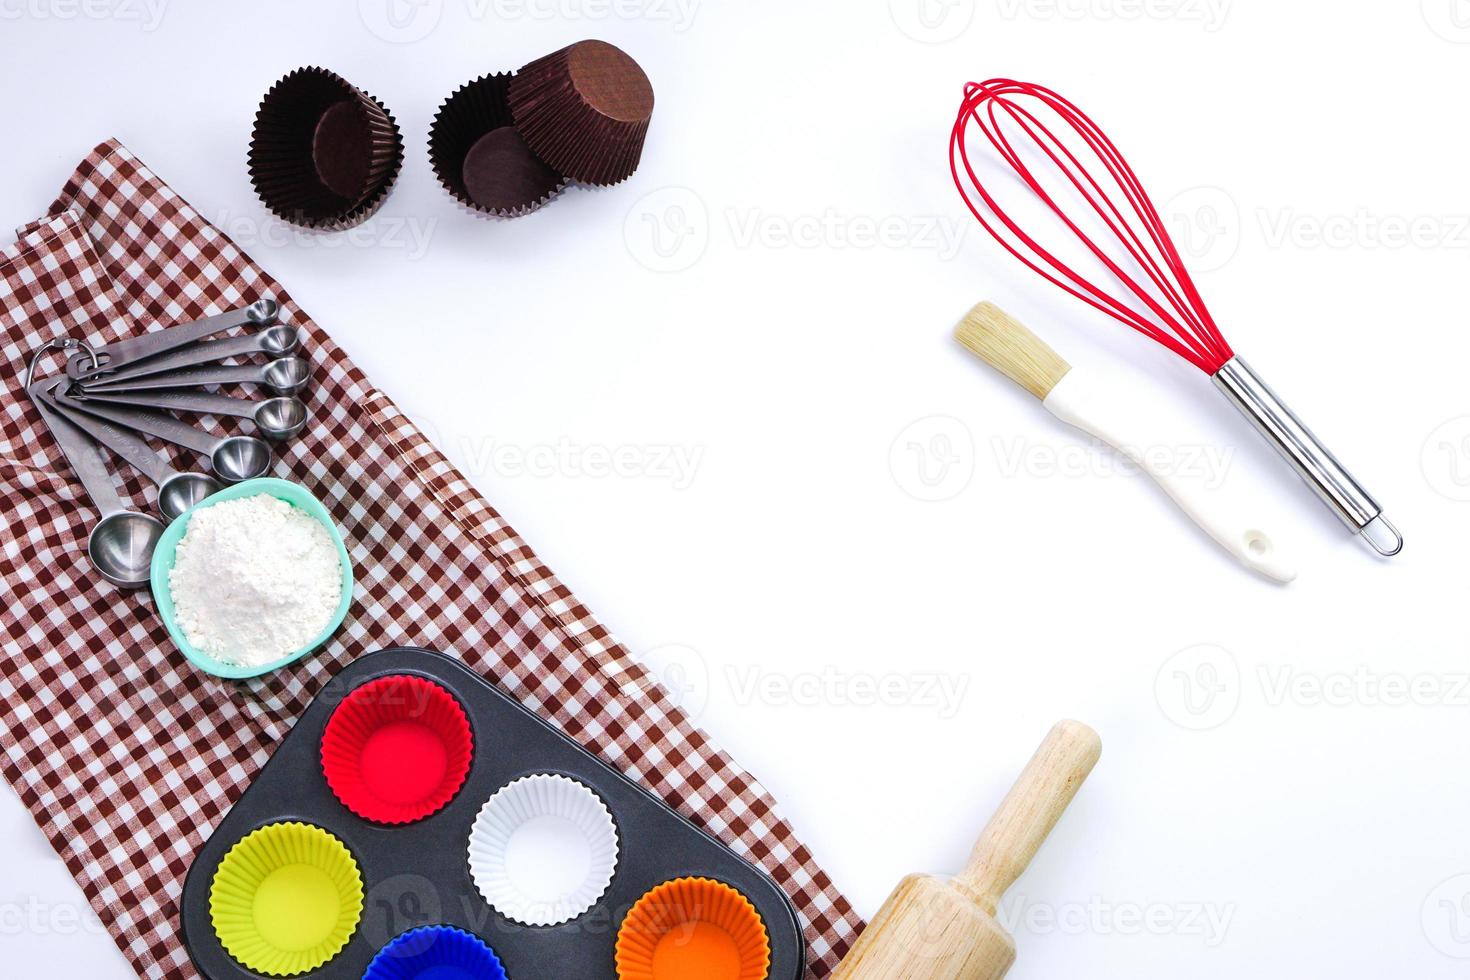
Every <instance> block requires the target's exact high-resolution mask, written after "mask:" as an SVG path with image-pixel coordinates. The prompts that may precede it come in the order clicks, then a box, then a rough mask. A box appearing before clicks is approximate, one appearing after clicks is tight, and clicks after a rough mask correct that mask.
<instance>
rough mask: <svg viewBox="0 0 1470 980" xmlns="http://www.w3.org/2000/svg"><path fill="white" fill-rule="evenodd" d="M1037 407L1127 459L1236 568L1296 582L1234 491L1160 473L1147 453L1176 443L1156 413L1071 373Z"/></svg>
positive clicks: (1203, 478)
mask: <svg viewBox="0 0 1470 980" xmlns="http://www.w3.org/2000/svg"><path fill="white" fill-rule="evenodd" d="M1042 404H1043V405H1045V406H1046V410H1047V411H1049V412H1051V413H1052V414H1053V415H1055V416H1056V417H1057V418H1059V419H1061V420H1062V421H1063V422H1066V423H1067V424H1068V425H1073V426H1076V427H1077V428H1079V429H1081V430H1082V431H1084V432H1087V433H1089V434H1091V435H1093V436H1096V437H1097V438H1098V439H1101V440H1102V441H1103V442H1105V443H1107V444H1108V445H1110V446H1112V447H1113V448H1114V449H1117V450H1118V451H1119V452H1120V453H1122V454H1123V455H1124V456H1127V457H1128V458H1129V459H1131V460H1132V461H1133V462H1134V463H1135V464H1137V466H1138V467H1139V469H1141V470H1143V471H1144V472H1145V473H1147V474H1148V475H1149V476H1151V477H1153V478H1154V479H1155V480H1156V481H1158V484H1159V486H1161V487H1163V488H1164V492H1166V493H1167V494H1168V495H1169V496H1170V497H1172V498H1174V502H1175V503H1177V504H1178V505H1179V507H1180V509H1182V510H1183V511H1184V512H1185V513H1186V514H1188V515H1189V516H1190V518H1191V519H1192V520H1193V521H1194V522H1195V523H1196V524H1198V525H1199V526H1200V527H1201V528H1202V529H1203V530H1204V531H1205V533H1206V534H1208V535H1209V536H1210V537H1212V538H1214V539H1215V540H1216V541H1217V542H1218V543H1219V545H1220V547H1222V548H1224V549H1225V550H1226V551H1228V552H1230V553H1231V554H1232V555H1234V556H1235V557H1236V559H1238V560H1239V561H1240V563H1241V564H1243V565H1245V566H1246V567H1247V568H1249V569H1251V570H1252V571H1255V572H1259V573H1260V574H1262V575H1264V576H1266V577H1267V578H1271V579H1275V580H1276V581H1278V582H1290V581H1291V580H1292V579H1294V578H1296V568H1295V567H1294V566H1293V565H1292V564H1291V563H1290V562H1289V561H1287V560H1286V559H1285V557H1284V556H1283V555H1282V553H1281V545H1280V542H1278V541H1277V540H1276V539H1275V538H1274V537H1273V536H1272V535H1270V534H1268V533H1267V532H1266V530H1265V529H1264V527H1263V526H1262V525H1261V523H1260V522H1259V521H1255V520H1252V518H1251V513H1252V512H1251V508H1249V507H1248V506H1246V504H1247V503H1248V502H1247V501H1246V500H1244V499H1242V497H1241V495H1240V494H1239V492H1238V491H1236V490H1234V489H1232V488H1231V486H1230V485H1229V484H1228V483H1224V482H1222V483H1221V485H1220V486H1217V487H1211V486H1209V485H1208V483H1207V478H1208V474H1203V473H1185V472H1182V471H1179V470H1178V468H1165V467H1163V466H1161V465H1160V462H1159V459H1158V456H1159V455H1160V454H1159V453H1156V452H1150V451H1148V450H1149V449H1150V447H1152V448H1154V449H1161V448H1164V447H1177V446H1178V445H1179V443H1178V440H1177V439H1171V438H1169V437H1168V436H1165V435H1160V430H1161V429H1162V427H1161V426H1159V425H1158V424H1157V423H1156V422H1155V421H1154V416H1156V415H1157V414H1158V413H1157V410H1156V409H1153V410H1151V409H1150V408H1148V407H1145V406H1144V405H1143V404H1141V403H1139V402H1138V401H1136V400H1135V399H1133V398H1132V397H1131V396H1130V395H1129V394H1127V393H1126V392H1124V391H1122V390H1120V389H1118V388H1101V387H1096V386H1093V385H1091V384H1089V383H1088V381H1087V378H1086V377H1085V376H1084V375H1083V374H1082V372H1079V371H1078V370H1077V369H1076V368H1073V369H1072V370H1070V371H1068V372H1067V374H1066V375H1065V376H1064V377H1063V378H1062V380H1061V381H1059V382H1057V384H1056V386H1055V387H1054V388H1052V390H1051V393H1050V394H1048V395H1047V396H1046V398H1045V399H1044V400H1043V401H1042ZM1164 455H1172V454H1164Z"/></svg>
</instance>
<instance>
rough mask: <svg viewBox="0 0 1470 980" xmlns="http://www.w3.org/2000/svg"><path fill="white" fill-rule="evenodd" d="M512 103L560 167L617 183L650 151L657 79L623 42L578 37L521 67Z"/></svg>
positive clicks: (525, 128)
mask: <svg viewBox="0 0 1470 980" xmlns="http://www.w3.org/2000/svg"><path fill="white" fill-rule="evenodd" d="M510 107H511V112H512V115H513V116H514V118H515V123H516V128H518V129H519V130H520V132H521V135H522V136H523V137H525V140H526V142H527V143H528V144H529V145H530V147H531V149H532V150H533V151H535V153H536V155H537V156H539V157H540V158H541V159H543V160H545V161H546V162H547V163H548V164H550V165H551V166H552V167H554V168H555V169H556V170H558V171H560V172H561V173H564V174H566V175H567V176H568V177H569V178H571V179H572V180H577V181H581V182H583V183H588V184H616V183H618V182H619V181H622V180H626V179H627V178H628V177H629V176H630V175H631V174H632V173H633V171H634V170H636V169H638V161H639V159H640V158H641V157H642V156H643V140H644V137H645V136H647V134H648V122H649V119H651V118H652V116H653V86H652V84H651V83H650V82H649V80H648V76H647V75H646V74H644V72H643V69H642V68H640V67H639V66H638V62H636V61H634V60H633V59H632V58H631V57H629V56H628V54H626V53H625V52H624V51H622V50H621V49H619V48H616V47H614V46H613V45H611V44H608V43H607V42H606V41H579V42H577V43H576V44H573V45H571V46H570V47H566V48H562V49H561V50H560V51H556V52H553V53H552V54H549V55H547V56H546V57H544V58H539V59H537V60H536V61H533V62H531V63H530V64H529V65H527V66H526V67H524V68H522V69H521V70H520V71H519V72H518V73H517V74H516V75H515V77H514V78H512V79H511V82H510Z"/></svg>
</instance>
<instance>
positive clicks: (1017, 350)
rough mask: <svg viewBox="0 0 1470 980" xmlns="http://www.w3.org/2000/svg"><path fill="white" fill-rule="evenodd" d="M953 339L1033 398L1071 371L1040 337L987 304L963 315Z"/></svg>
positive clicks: (1044, 396) (1046, 390) (1070, 367)
mask: <svg viewBox="0 0 1470 980" xmlns="http://www.w3.org/2000/svg"><path fill="white" fill-rule="evenodd" d="M954 336H955V339H956V340H958V341H959V342H960V343H962V344H964V345H965V347H966V348H967V349H968V350H969V351H970V353H972V354H974V355H975V356H976V357H978V358H980V360H982V361H984V362H985V363H986V364H989V365H990V366H991V367H993V368H995V369H996V370H997V371H999V372H1000V373H1001V374H1004V375H1005V376H1006V377H1008V378H1010V379H1011V380H1012V381H1014V382H1015V383H1016V384H1018V385H1020V386H1021V387H1022V388H1025V389H1026V390H1027V391H1029V392H1031V394H1033V395H1035V396H1036V397H1037V398H1041V399H1045V398H1046V396H1047V395H1049V394H1051V390H1052V389H1053V388H1055V387H1056V386H1057V382H1058V381H1061V380H1062V378H1063V377H1064V376H1065V375H1066V373H1067V372H1068V371H1070V370H1072V365H1070V364H1068V363H1067V362H1066V361H1064V360H1062V358H1061V356H1060V355H1059V354H1057V352H1056V351H1054V350H1052V349H1051V348H1050V347H1048V346H1047V345H1046V344H1045V342H1043V341H1042V340H1041V338H1040V337H1038V336H1036V334H1034V333H1032V332H1031V331H1030V330H1027V329H1026V328H1025V327H1024V326H1022V325H1021V324H1020V323H1019V322H1017V321H1016V320H1015V319H1013V318H1012V317H1011V316H1010V314H1008V313H1006V311H1005V310H1002V309H1001V308H1000V307H998V306H996V305H995V304H994V303H991V302H984V303H980V304H979V305H977V306H976V307H975V308H974V309H972V310H971V311H970V312H969V313H966V314H965V318H964V319H963V320H961V321H960V324H959V326H957V327H955V328H954Z"/></svg>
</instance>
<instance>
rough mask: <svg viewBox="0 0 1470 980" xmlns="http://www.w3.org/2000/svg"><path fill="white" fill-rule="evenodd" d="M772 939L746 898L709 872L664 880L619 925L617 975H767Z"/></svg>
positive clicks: (677, 979)
mask: <svg viewBox="0 0 1470 980" xmlns="http://www.w3.org/2000/svg"><path fill="white" fill-rule="evenodd" d="M770 966H771V943H770V938H769V936H768V935H767V933H766V926H765V923H764V922H762V921H761V917H760V914H759V913H757V912H756V910H755V906H753V905H751V904H750V901H749V899H747V898H746V897H745V896H744V895H742V894H740V892H738V891H736V890H735V889H734V888H731V887H730V886H729V885H726V884H724V883H722V882H718V881H713V880H711V879H709V878H679V879H676V880H674V881H669V882H665V883H664V884H662V885H659V886H658V887H657V888H655V889H653V890H652V891H650V892H649V893H648V894H646V895H644V896H643V897H642V898H640V899H639V900H638V902H637V904H635V905H634V906H633V908H632V910H631V911H630V912H629V913H628V917H627V918H626V919H625V920H623V926H622V928H621V929H620V930H619V931H618V943H617V970H618V980H766V977H767V975H768V974H769V972H770Z"/></svg>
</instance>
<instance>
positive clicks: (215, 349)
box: [95, 323, 301, 384]
mask: <svg viewBox="0 0 1470 980" xmlns="http://www.w3.org/2000/svg"><path fill="white" fill-rule="evenodd" d="M300 346H301V328H300V327H293V326H291V325H290V324H288V323H278V324H276V325H275V326H273V327H266V328H264V329H263V330H257V331H256V332H255V333H251V334H246V335H245V336H243V337H225V338H223V339H221V340H201V341H200V342H199V343H197V344H190V345H189V346H188V347H183V348H180V349H179V350H176V351H172V352H171V353H168V354H158V355H156V356H154V357H150V358H148V359H147V360H144V361H138V362H137V363H135V364H129V365H128V366H127V367H123V368H119V369H118V370H116V371H109V372H108V373H106V374H105V375H102V376H101V377H98V378H96V379H95V381H96V383H97V384H111V383H112V382H114V381H123V380H126V379H130V378H141V377H144V376H146V375H150V374H162V373H163V372H165V371H177V370H178V369H179V368H186V367H194V366H195V365H199V364H211V363H213V362H215V361H224V360H228V359H229V358H231V357H245V356H247V355H250V354H269V355H270V356H271V357H284V356H286V355H287V354H294V353H295V352H296V350H297V348H299V347H300Z"/></svg>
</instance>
